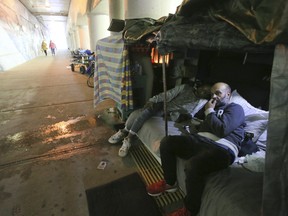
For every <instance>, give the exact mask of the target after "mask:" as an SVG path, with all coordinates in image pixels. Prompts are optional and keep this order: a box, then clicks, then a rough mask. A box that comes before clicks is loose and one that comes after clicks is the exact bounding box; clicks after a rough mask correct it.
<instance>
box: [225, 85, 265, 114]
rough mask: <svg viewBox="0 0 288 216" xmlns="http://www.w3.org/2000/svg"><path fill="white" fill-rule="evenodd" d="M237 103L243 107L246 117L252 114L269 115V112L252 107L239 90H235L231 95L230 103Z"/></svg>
mask: <svg viewBox="0 0 288 216" xmlns="http://www.w3.org/2000/svg"><path fill="white" fill-rule="evenodd" d="M232 102H233V103H237V104H239V105H241V106H242V107H243V110H244V113H245V116H247V115H251V114H261V113H265V114H268V113H269V112H268V111H265V110H261V109H258V108H256V107H254V106H252V105H251V104H250V103H249V102H248V101H247V100H245V99H244V98H243V97H242V96H241V95H240V94H239V93H238V92H237V90H234V91H233V92H232V93H231V98H230V103H232Z"/></svg>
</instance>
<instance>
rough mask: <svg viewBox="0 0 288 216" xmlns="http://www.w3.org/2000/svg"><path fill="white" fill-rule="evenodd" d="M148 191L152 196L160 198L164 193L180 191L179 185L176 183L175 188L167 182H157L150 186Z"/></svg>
mask: <svg viewBox="0 0 288 216" xmlns="http://www.w3.org/2000/svg"><path fill="white" fill-rule="evenodd" d="M146 190H147V193H148V194H149V195H150V196H159V195H161V194H162V193H163V192H168V193H174V192H176V191H177V190H178V186H177V183H175V184H174V185H173V186H170V185H168V184H166V181H165V180H161V181H159V182H155V183H153V184H151V185H148V186H147V188H146Z"/></svg>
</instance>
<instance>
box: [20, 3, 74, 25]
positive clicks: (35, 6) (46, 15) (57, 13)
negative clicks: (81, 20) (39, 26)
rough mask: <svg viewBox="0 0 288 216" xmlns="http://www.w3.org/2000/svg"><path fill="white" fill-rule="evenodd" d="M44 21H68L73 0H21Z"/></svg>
mask: <svg viewBox="0 0 288 216" xmlns="http://www.w3.org/2000/svg"><path fill="white" fill-rule="evenodd" d="M19 1H20V2H21V3H22V4H23V5H24V6H25V7H26V8H27V9H28V10H29V11H30V12H31V13H32V14H33V15H34V16H36V17H37V18H38V19H39V20H40V21H43V22H44V23H47V22H51V21H54V22H65V23H66V21H67V17H68V13H69V7H70V2H71V0H19Z"/></svg>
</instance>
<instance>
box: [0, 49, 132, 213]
mask: <svg viewBox="0 0 288 216" xmlns="http://www.w3.org/2000/svg"><path fill="white" fill-rule="evenodd" d="M69 64H70V57H69V53H68V52H67V53H66V52H62V53H61V52H60V53H58V54H57V55H56V56H48V57H45V56H41V57H38V58H36V59H34V60H32V61H29V62H27V63H25V64H23V65H21V66H18V67H15V68H13V69H11V70H9V71H6V72H2V73H0V110H1V112H0V128H1V130H0V152H1V157H0V215H1V216H10V215H13V216H33V215H35V216H38V215H41V216H46V215H47V216H48V215H49V216H52V215H55V216H56V215H57V216H58V215H69V216H86V215H88V208H87V203H86V196H85V190H86V189H88V188H91V187H94V186H97V185H100V184H103V183H106V182H109V181H112V180H114V179H117V178H120V177H122V176H125V175H128V174H130V173H132V172H134V171H136V167H135V165H134V163H133V161H132V159H131V157H130V156H128V157H126V158H124V159H122V158H119V157H118V156H117V152H118V148H119V146H111V145H110V144H109V143H108V142H107V139H108V137H109V136H111V135H112V134H113V133H114V131H113V130H112V128H110V127H108V126H107V125H106V124H104V123H103V122H102V121H100V120H99V118H98V117H99V115H101V113H102V111H103V110H104V109H107V108H109V107H112V106H113V105H114V104H113V102H111V101H105V102H103V103H102V104H100V105H99V106H98V107H97V109H94V108H93V89H92V88H89V87H87V85H86V79H87V77H86V76H84V75H82V74H80V73H77V72H71V70H70V69H69V67H67V66H69ZM101 160H105V161H107V162H108V165H107V167H106V168H105V169H104V170H98V169H97V165H98V164H99V163H100V161H101Z"/></svg>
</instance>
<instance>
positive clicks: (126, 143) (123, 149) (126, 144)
mask: <svg viewBox="0 0 288 216" xmlns="http://www.w3.org/2000/svg"><path fill="white" fill-rule="evenodd" d="M130 147H131V143H130V140H129V139H127V138H125V139H124V140H123V144H122V146H121V148H120V149H119V152H118V155H119V156H120V157H126V155H127V154H128V152H129V149H130Z"/></svg>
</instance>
